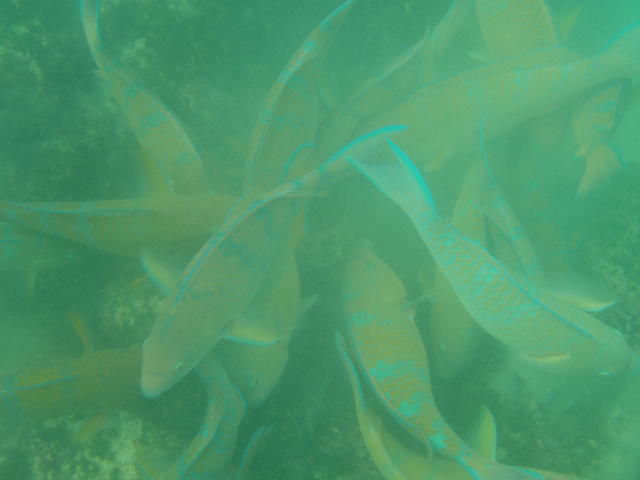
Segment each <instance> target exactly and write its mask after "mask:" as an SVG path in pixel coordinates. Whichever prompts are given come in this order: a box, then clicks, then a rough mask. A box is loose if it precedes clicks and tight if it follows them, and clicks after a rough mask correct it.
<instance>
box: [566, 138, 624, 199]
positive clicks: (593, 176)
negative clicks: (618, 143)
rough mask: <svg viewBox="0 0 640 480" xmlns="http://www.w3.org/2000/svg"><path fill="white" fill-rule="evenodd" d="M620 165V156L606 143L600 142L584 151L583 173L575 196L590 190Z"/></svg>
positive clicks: (582, 194) (580, 195)
mask: <svg viewBox="0 0 640 480" xmlns="http://www.w3.org/2000/svg"><path fill="white" fill-rule="evenodd" d="M620 167H622V162H621V160H620V157H619V156H618V154H617V153H616V152H615V150H614V149H613V148H612V147H611V145H609V144H607V143H601V144H599V145H596V146H595V147H593V148H591V149H589V150H588V151H587V152H585V165H584V174H583V175H582V179H581V180H580V185H578V190H577V192H576V196H577V197H582V196H584V195H586V194H587V193H589V192H591V190H593V188H594V187H595V186H597V185H599V184H601V183H603V182H605V181H606V180H607V179H608V178H609V177H610V176H611V175H612V174H613V173H614V172H615V171H616V170H618V169H619V168H620Z"/></svg>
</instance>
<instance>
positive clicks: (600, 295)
mask: <svg viewBox="0 0 640 480" xmlns="http://www.w3.org/2000/svg"><path fill="white" fill-rule="evenodd" d="M546 287H547V291H548V292H549V293H550V294H551V295H553V296H554V297H556V298H558V299H560V300H562V301H563V302H566V303H568V304H570V305H573V306H574V307H577V308H579V309H581V310H584V311H586V312H600V311H602V310H604V309H606V308H608V307H610V306H611V305H613V304H614V303H616V302H617V301H618V300H617V298H615V295H614V292H613V291H611V289H610V288H608V287H607V286H606V285H601V284H599V283H598V282H594V281H592V280H589V279H586V278H583V277H580V276H579V275H565V276H562V277H556V278H552V279H549V280H547V282H546Z"/></svg>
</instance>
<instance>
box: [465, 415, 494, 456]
mask: <svg viewBox="0 0 640 480" xmlns="http://www.w3.org/2000/svg"><path fill="white" fill-rule="evenodd" d="M464 437H465V438H464V440H465V441H466V442H467V443H468V444H469V446H470V447H471V448H473V449H474V450H475V451H476V452H478V453H479V454H480V455H482V456H483V457H485V458H487V459H490V460H494V461H495V459H496V447H497V437H498V434H497V429H496V422H495V420H494V418H493V415H492V414H491V411H490V410H489V409H488V408H487V407H486V406H485V405H482V404H480V411H479V412H478V415H477V416H476V418H474V420H473V424H472V425H471V426H470V427H468V428H467V432H466V435H465V436H464Z"/></svg>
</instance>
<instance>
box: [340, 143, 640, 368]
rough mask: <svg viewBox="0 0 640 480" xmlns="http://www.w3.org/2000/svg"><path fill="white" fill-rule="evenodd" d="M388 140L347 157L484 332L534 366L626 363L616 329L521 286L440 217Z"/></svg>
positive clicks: (405, 160)
mask: <svg viewBox="0 0 640 480" xmlns="http://www.w3.org/2000/svg"><path fill="white" fill-rule="evenodd" d="M388 144H389V147H390V149H391V151H390V152H380V156H381V157H378V158H376V159H375V160H376V161H375V162H371V161H370V162H362V161H358V160H355V159H351V160H350V161H351V162H352V164H353V165H354V166H356V168H358V169H359V170H360V171H361V172H362V173H363V174H364V175H365V176H366V177H367V178H368V179H369V180H370V181H371V182H372V183H373V184H374V185H376V186H377V187H378V188H379V189H380V190H381V191H382V192H383V193H384V194H385V195H387V196H388V197H389V198H390V199H391V200H392V201H393V202H395V203H397V204H398V205H399V206H400V207H401V208H402V209H403V210H404V211H405V213H406V214H407V215H408V216H409V218H410V219H411V221H412V222H413V224H414V226H415V227H416V229H417V231H418V234H419V235H420V236H421V238H422V239H423V240H424V242H425V244H426V245H427V247H428V248H429V250H430V252H431V254H432V255H433V257H434V259H435V261H436V264H437V265H438V266H439V268H440V269H441V270H442V272H443V273H444V275H445V276H446V277H447V279H448V280H449V282H450V283H451V285H452V287H453V288H454V289H455V291H456V293H457V295H458V296H459V298H460V301H461V302H462V304H463V305H464V306H465V308H466V309H467V311H468V312H469V314H470V315H471V316H472V317H473V318H474V320H475V321H476V322H477V323H478V324H479V325H480V326H481V327H482V328H483V329H484V330H485V331H486V332H487V333H489V334H490V335H492V336H493V337H495V338H496V339H498V340H499V341H501V342H502V343H504V344H505V345H508V346H509V347H511V348H512V349H513V350H515V351H516V352H518V353H519V354H520V355H522V356H524V357H526V358H528V359H529V360H530V361H532V362H534V363H537V364H539V365H549V364H551V365H554V366H556V367H558V368H563V369H567V370H578V371H586V372H591V373H595V374H612V373H616V372H620V371H623V370H625V369H626V368H627V367H628V366H629V364H630V362H631V351H630V349H629V347H628V346H627V344H626V342H625V340H624V338H623V337H622V335H621V334H620V332H618V331H617V330H614V329H613V328H610V327H608V326H606V325H604V324H603V323H601V322H599V321H598V320H597V319H595V318H594V317H592V316H591V315H589V314H588V313H586V312H584V311H582V310H580V309H579V308H576V307H574V306H572V305H569V304H567V303H565V302H563V301H562V300H560V299H559V298H556V297H554V296H553V295H552V294H551V293H550V292H547V291H545V290H543V289H538V288H531V286H527V285H526V282H524V283H523V281H522V279H520V278H518V276H517V275H515V274H514V273H513V272H510V271H509V270H508V269H506V268H505V267H504V266H503V265H502V264H501V263H500V262H499V261H498V260H497V259H496V258H495V257H493V256H492V255H491V254H490V253H489V252H488V251H487V250H486V249H485V248H484V247H483V246H482V245H480V244H478V243H476V242H474V241H472V240H470V239H468V238H466V237H464V236H463V235H462V234H461V233H460V232H458V231H457V230H456V229H454V228H453V227H451V225H449V224H447V223H446V222H445V221H444V220H443V219H442V218H441V217H440V215H439V213H438V211H437V209H436V206H435V203H434V200H433V198H432V197H431V193H430V191H429V189H428V187H427V185H426V183H425V182H424V180H423V179H422V177H421V176H420V173H419V172H418V170H417V169H416V167H415V165H414V164H413V163H412V162H411V160H410V159H409V157H408V156H407V154H406V153H405V152H404V151H402V150H401V149H400V147H399V146H398V145H396V144H395V143H393V142H391V141H388ZM391 154H392V157H393V158H392V159H390V158H389V157H390V155H391Z"/></svg>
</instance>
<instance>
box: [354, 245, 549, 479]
mask: <svg viewBox="0 0 640 480" xmlns="http://www.w3.org/2000/svg"><path fill="white" fill-rule="evenodd" d="M343 294H344V301H345V319H346V325H347V331H348V335H349V338H350V340H351V344H352V346H353V351H354V354H355V355H354V356H355V358H356V360H357V362H358V365H359V367H360V368H361V370H362V372H363V375H364V376H365V377H366V378H367V380H368V381H369V383H370V384H371V385H372V386H373V388H374V391H375V392H376V394H377V396H378V398H379V399H380V400H381V401H382V403H383V405H384V406H385V407H386V409H387V410H388V411H389V413H390V414H391V415H392V416H393V417H394V419H395V420H396V421H397V422H398V423H399V424H400V425H401V426H402V427H403V428H404V429H405V430H406V431H407V432H409V433H410V434H411V435H412V436H413V437H414V438H415V439H416V440H418V441H419V442H421V443H422V445H423V446H424V448H425V451H426V450H427V448H432V449H433V451H434V452H437V453H438V454H440V455H443V456H444V457H446V458H448V459H450V460H452V461H454V462H455V463H457V464H458V466H460V467H461V468H462V469H463V470H465V471H466V472H467V473H468V474H469V475H471V477H473V478H477V479H480V480H489V479H491V480H499V479H513V480H515V479H518V480H525V479H535V478H539V477H536V476H535V475H534V474H533V473H532V472H530V471H527V470H524V469H519V468H512V467H509V466H507V465H501V464H498V463H497V462H494V461H492V460H489V459H485V458H483V457H481V456H480V455H478V453H476V452H475V451H474V450H472V449H471V448H470V447H469V446H468V445H466V444H465V443H464V442H463V441H462V440H461V439H460V438H459V437H458V435H457V434H456V433H455V432H454V431H453V430H452V429H451V427H449V425H447V423H446V421H445V419H444V418H443V417H442V415H441V414H440V412H439V410H438V408H437V406H436V404H435V400H434V398H433V393H432V392H431V384H430V375H429V364H428V360H427V356H426V353H425V351H424V345H423V344H422V340H421V338H420V333H419V331H418V329H417V327H416V325H415V323H414V321H413V312H412V311H411V310H410V309H409V308H407V306H406V305H405V296H406V294H405V291H404V287H403V285H402V283H401V282H400V280H399V279H398V278H397V277H396V276H395V274H394V273H393V271H392V270H391V269H390V268H389V267H388V266H387V265H386V264H385V263H384V262H383V261H382V260H381V259H380V258H378V257H377V256H376V255H375V254H374V253H373V251H372V250H371V248H369V247H366V246H365V247H361V248H360V249H358V250H357V251H355V252H354V253H353V254H352V256H351V258H350V259H349V261H348V263H347V266H346V269H345V278H344V286H343Z"/></svg>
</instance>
